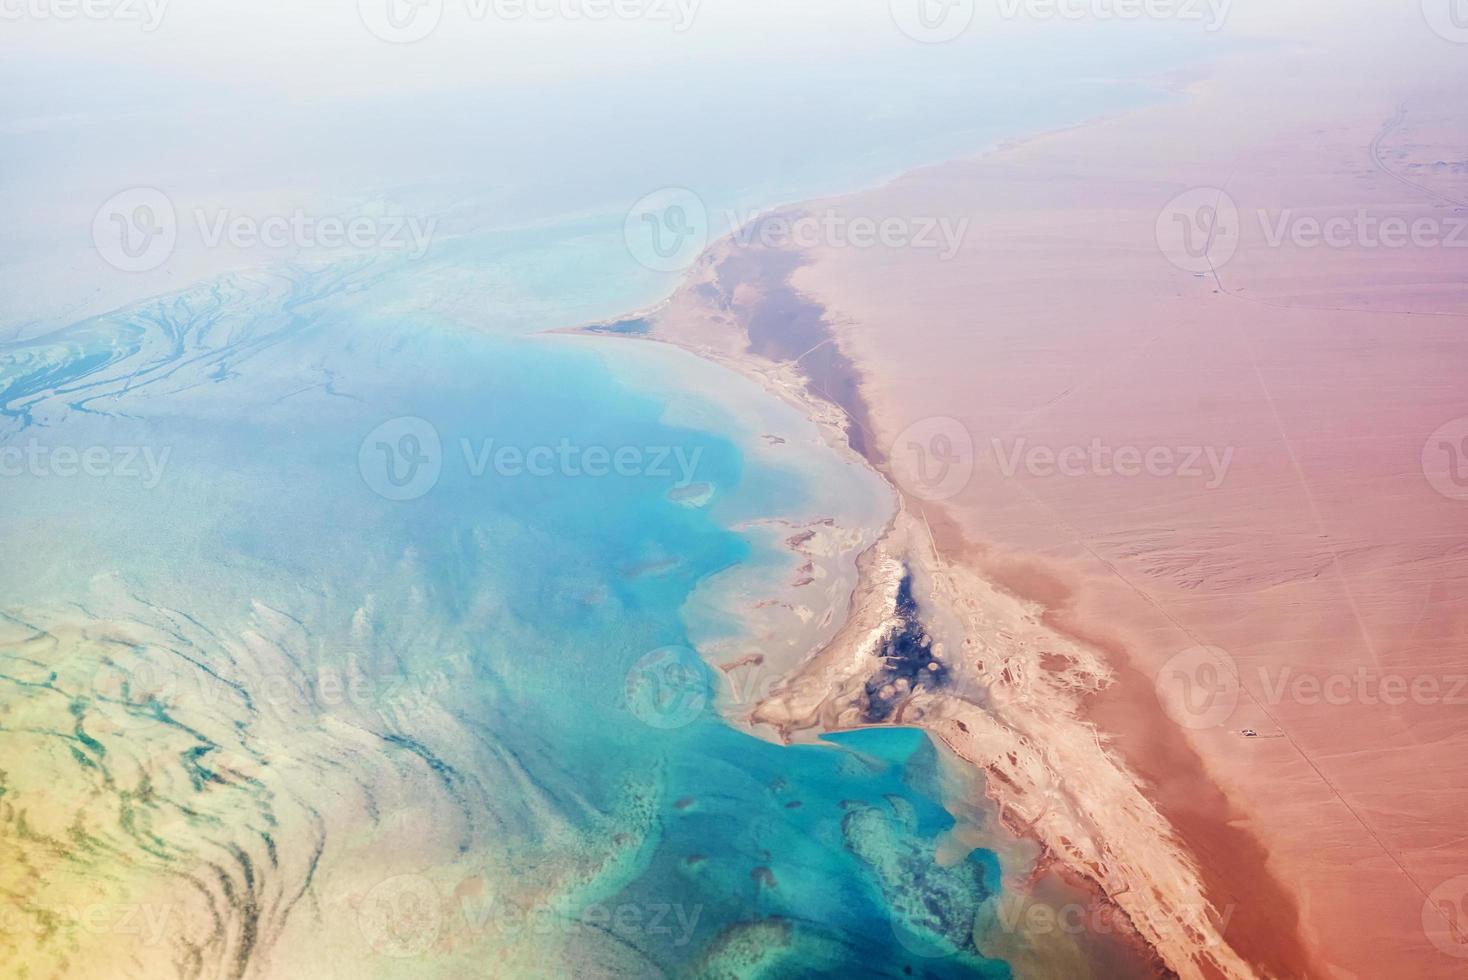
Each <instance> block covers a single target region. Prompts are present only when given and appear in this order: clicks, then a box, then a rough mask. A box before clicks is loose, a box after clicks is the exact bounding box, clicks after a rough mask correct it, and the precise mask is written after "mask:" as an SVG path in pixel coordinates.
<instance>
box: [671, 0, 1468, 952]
mask: <svg viewBox="0 0 1468 980" xmlns="http://www.w3.org/2000/svg"><path fill="white" fill-rule="evenodd" d="M1416 7H1417V5H1416V4H1405V5H1403V4H1399V5H1396V9H1387V8H1386V7H1382V8H1379V9H1378V8H1375V7H1373V8H1371V9H1370V10H1365V9H1363V10H1362V11H1360V12H1358V16H1355V17H1353V18H1349V22H1346V21H1347V20H1348V19H1347V18H1342V20H1341V22H1339V23H1333V24H1330V25H1326V26H1321V27H1319V28H1318V29H1316V30H1312V32H1310V33H1309V34H1304V33H1292V34H1287V35H1285V34H1279V33H1277V32H1276V33H1275V34H1273V35H1272V36H1271V35H1268V34H1267V33H1266V34H1265V35H1263V36H1262V38H1261V39H1260V40H1259V42H1258V43H1257V44H1253V45H1246V46H1244V48H1243V49H1242V50H1239V51H1236V52H1234V53H1232V54H1230V55H1229V56H1228V57H1226V58H1225V59H1223V60H1221V61H1220V62H1218V63H1216V64H1212V65H1209V66H1207V67H1206V68H1201V67H1200V69H1199V70H1198V72H1196V73H1190V74H1189V75H1188V76H1187V77H1178V78H1175V79H1173V80H1172V81H1173V83H1174V84H1175V87H1176V93H1175V98H1172V99H1170V100H1168V101H1167V102H1166V103H1165V104H1163V105H1160V106H1156V107H1152V108H1148V109H1145V110H1142V111H1139V112H1135V113H1132V114H1128V115H1125V116H1122V117H1117V118H1112V119H1108V120H1103V121H1100V122H1097V123H1093V124H1089V125H1085V126H1082V127H1079V128H1076V129H1073V130H1068V131H1065V132H1060V133H1053V134H1048V135H1044V136H1040V137H1036V138H1033V139H1030V140H1026V141H1023V142H1020V143H1015V144H1012V145H1007V146H1004V147H1001V148H999V149H998V150H996V151H995V152H992V153H990V154H987V155H985V156H983V157H982V158H979V159H976V160H972V161H966V162H957V163H952V164H947V165H943V166H939V167H934V168H929V169H925V170H922V171H918V172H916V173H913V174H910V175H907V176H905V177H903V178H900V179H898V180H896V181H893V182H892V183H890V184H888V185H886V186H884V187H881V188H878V189H876V190H873V191H869V192H864V193H861V194H857V195H853V196H849V197H844V198H840V199H833V200H830V201H820V202H811V203H807V204H804V205H800V206H799V207H798V208H794V209H791V210H789V211H787V212H784V213H783V215H779V216H777V217H781V218H784V219H787V220H790V221H798V220H800V219H801V218H805V219H807V220H810V219H811V218H812V217H814V218H815V219H817V220H818V221H819V223H820V226H821V227H825V228H832V227H848V228H849V227H851V222H852V220H853V219H855V218H866V219H870V221H871V222H872V223H874V224H880V223H881V222H883V221H891V220H893V219H896V220H897V221H899V222H906V223H907V224H906V225H905V227H909V228H911V227H918V226H922V225H925V224H927V223H930V222H932V221H935V220H939V219H947V220H949V222H950V226H952V225H953V223H955V222H958V221H963V222H965V223H966V224H965V229H966V230H965V233H964V237H963V240H962V247H961V248H959V249H958V250H957V251H956V252H955V253H953V254H947V253H946V252H943V251H942V250H938V249H932V248H919V247H854V246H853V244H852V242H851V241H850V240H842V241H835V240H832V239H831V238H830V237H829V236H828V237H827V238H826V239H825V240H823V241H821V243H820V244H817V245H815V246H813V247H812V246H810V245H809V244H808V243H792V242H791V241H789V240H786V239H787V238H788V235H782V234H775V235H773V236H771V235H764V234H755V235H752V236H751V235H746V236H744V237H743V241H742V243H741V241H740V240H739V238H738V236H736V238H735V239H733V240H725V241H724V242H721V243H719V244H718V245H716V246H715V247H714V248H713V249H711V250H710V252H709V253H708V254H706V255H705V257H704V259H703V260H702V261H701V264H700V266H699V268H698V269H696V270H695V272H694V274H693V276H692V278H691V280H690V282H689V284H688V285H687V286H685V287H684V289H683V290H681V291H680V292H679V294H678V295H677V296H675V297H674V298H673V299H672V300H671V301H670V302H669V304H667V306H665V307H664V308H663V309H662V310H660V311H659V312H658V313H657V314H656V315H654V316H651V317H649V318H648V322H649V323H650V329H649V332H650V334H651V335H652V336H653V337H655V338H661V339H665V340H672V341H674V342H677V343H680V344H682V345H684V346H688V347H690V348H692V349H695V350H698V351H700V352H702V353H704V354H706V355H709V356H714V357H716V358H718V359H721V360H726V361H729V362H734V363H742V364H743V366H744V368H745V369H746V370H749V371H753V372H754V373H756V374H759V375H761V376H762V377H763V378H764V380H765V381H766V382H767V384H769V385H770V386H771V387H772V388H775V389H777V390H784V391H785V392H786V393H787V394H791V397H800V395H799V392H798V389H799V388H800V386H801V383H802V381H801V379H802V378H803V379H804V381H805V382H808V384H809V388H810V392H808V393H807V394H808V395H810V401H811V405H812V410H813V411H814V412H815V414H817V415H820V414H823V413H824V414H825V415H826V416H828V417H831V416H839V415H841V414H842V413H845V415H846V417H847V422H846V426H847V429H848V431H849V433H850V443H851V446H852V448H853V449H855V450H857V451H860V452H861V453H862V454H863V455H865V456H866V457H867V458H868V459H870V460H871V461H872V462H873V463H874V464H875V465H877V466H878V468H879V469H882V470H883V471H884V472H885V473H886V474H887V475H888V476H889V477H891V478H892V480H893V482H894V483H895V484H896V485H897V486H898V487H899V488H900V489H901V490H902V491H903V498H904V500H903V511H902V513H901V514H900V515H899V516H898V518H896V519H895V520H894V524H893V527H892V529H891V531H890V532H889V534H888V536H887V538H886V539H885V541H884V544H883V545H882V546H880V547H879V549H878V550H877V551H875V552H874V553H872V554H871V555H869V556H868V558H867V567H866V569H865V572H866V585H865V591H864V592H859V594H858V602H857V604H856V610H855V613H854V615H853V617H852V619H851V621H850V622H849V623H848V627H847V628H846V630H845V631H844V633H843V636H840V637H838V638H837V642H836V643H834V644H833V645H832V646H831V647H829V648H827V649H826V650H825V651H823V652H822V653H821V654H820V655H819V656H818V657H816V658H815V659H814V660H813V661H812V663H811V664H810V665H809V666H808V669H807V670H806V672H805V673H804V675H803V676H796V677H795V678H793V679H792V680H791V682H790V683H789V684H788V685H787V686H786V687H785V688H784V689H783V690H781V691H777V692H776V693H775V695H774V696H772V697H771V698H770V699H769V701H767V702H766V703H765V704H763V705H761V706H760V707H759V708H758V709H757V710H755V711H754V712H753V713H752V714H751V717H750V721H751V723H752V724H754V725H755V726H756V727H757V728H758V727H761V726H768V727H770V728H773V729H774V730H776V731H778V732H779V733H780V734H782V735H784V736H786V737H791V736H792V735H793V734H794V733H796V732H800V731H803V730H806V729H815V730H820V729H828V728H841V727H849V726H853V725H856V724H860V723H861V722H862V717H861V710H860V701H861V683H862V680H863V679H864V678H866V677H869V676H871V672H872V670H873V669H874V665H875V664H876V657H877V655H876V654H874V653H873V650H872V642H871V640H872V637H875V636H880V635H881V634H882V631H883V630H884V629H890V624H887V625H886V626H884V625H883V624H882V620H883V616H884V610H890V608H891V601H890V600H891V595H890V593H891V592H892V591H893V590H894V589H895V588H896V585H895V578H894V576H895V575H896V574H897V573H896V571H895V568H896V566H895V565H894V564H893V563H894V562H898V563H905V564H906V566H907V567H909V568H910V569H911V570H912V571H913V574H914V577H915V581H916V584H917V586H918V588H919V591H920V594H921V596H922V597H925V599H926V602H927V607H928V608H927V612H928V613H930V614H931V615H932V616H933V617H934V623H933V630H934V635H935V636H936V637H937V638H938V640H939V642H938V643H937V644H936V645H935V650H937V651H940V652H942V653H943V655H944V657H945V659H946V660H947V661H949V662H950V663H953V664H954V666H955V670H956V671H958V673H960V674H965V675H967V676H968V677H970V678H972V679H975V680H977V681H979V682H980V683H981V684H982V685H983V686H984V687H985V689H986V690H987V691H988V692H989V695H988V698H989V700H988V703H986V704H984V705H983V706H982V707H979V706H976V705H975V704H974V703H972V702H973V699H972V698H970V699H968V700H963V699H958V698H952V697H945V696H943V695H942V694H929V693H926V692H922V691H920V692H919V693H918V694H917V695H915V696H913V697H912V698H911V699H909V702H908V707H909V708H910V709H911V710H910V711H909V712H908V713H907V716H906V717H905V718H902V719H901V720H905V721H907V722H912V723H917V724H920V725H923V726H924V727H926V728H928V729H929V730H930V731H932V732H933V733H934V734H936V735H938V736H940V737H942V738H943V739H944V740H945V741H946V742H947V743H948V744H949V745H950V746H951V747H952V748H953V749H954V750H955V751H956V752H957V753H958V754H959V755H960V756H963V757H965V758H968V759H970V760H971V761H973V762H974V763H975V764H977V765H979V766H981V767H983V768H984V769H985V770H986V772H987V773H988V774H989V777H990V781H989V787H990V795H991V796H993V797H994V798H995V799H996V800H997V801H998V802H999V803H1000V805H1001V806H1002V807H1004V808H1006V810H1007V811H1008V812H1007V819H1008V822H1009V823H1010V825H1011V826H1012V827H1013V828H1014V829H1017V830H1020V831H1022V832H1024V833H1028V834H1031V835H1033V836H1035V837H1036V838H1037V839H1038V840H1039V841H1040V842H1041V843H1042V844H1044V845H1045V846H1046V848H1048V849H1049V850H1050V851H1051V852H1053V854H1054V856H1055V858H1056V860H1057V862H1058V863H1059V864H1061V865H1062V866H1064V867H1065V868H1067V869H1069V870H1070V871H1072V872H1074V873H1075V874H1076V875H1079V876H1081V877H1089V878H1090V879H1091V880H1092V881H1094V883H1095V884H1096V885H1097V886H1098V887H1100V888H1101V889H1103V890H1105V891H1106V892H1107V893H1108V894H1109V895H1110V896H1111V899H1112V900H1113V901H1114V902H1115V903H1116V904H1117V905H1118V906H1119V907H1120V908H1121V909H1122V910H1123V911H1125V912H1126V914H1127V915H1128V916H1129V917H1130V918H1131V919H1132V921H1133V924H1134V926H1135V927H1136V929H1137V931H1138V933H1139V934H1140V935H1141V937H1142V938H1144V939H1145V940H1147V941H1148V942H1149V943H1150V944H1151V945H1153V947H1154V948H1156V949H1157V950H1158V952H1159V953H1160V955H1161V958H1162V960H1163V962H1164V963H1165V964H1166V966H1167V967H1168V968H1169V969H1170V970H1173V971H1175V972H1177V973H1179V974H1181V975H1184V976H1278V977H1303V976H1311V977H1317V976H1318V977H1363V978H1364V977H1407V976H1411V977H1455V976H1462V975H1463V971H1464V970H1465V969H1468V919H1465V918H1464V917H1463V915H1464V912H1465V911H1468V903H1465V898H1468V838H1465V836H1464V833H1463V830H1464V823H1463V816H1462V815H1463V813H1464V812H1465V811H1468V766H1465V765H1464V763H1463V759H1464V757H1465V751H1468V685H1465V682H1464V677H1465V675H1468V587H1465V586H1468V487H1465V486H1464V483H1465V482H1468V473H1465V471H1464V464H1463V463H1462V457H1461V455H1455V454H1462V453H1465V452H1468V384H1465V383H1464V379H1463V372H1464V369H1465V366H1468V229H1465V225H1468V108H1465V106H1464V103H1463V101H1462V98H1461V94H1462V92H1463V91H1465V90H1468V44H1462V43H1454V42H1453V41H1451V40H1449V39H1447V38H1444V37H1441V36H1438V35H1437V34H1435V33H1434V32H1432V31H1431V30H1430V29H1429V28H1428V25H1427V24H1426V22H1425V21H1424V20H1423V18H1422V16H1421V13H1420V12H1419V11H1418V10H1417V9H1416ZM751 243H752V244H751ZM772 324H783V325H784V329H786V330H787V331H789V332H790V333H792V334H793V336H794V338H795V340H794V341H792V342H791V343H789V344H788V345H787V349H784V350H781V349H779V348H780V345H779V344H778V343H776V342H774V341H773V340H770V339H769V338H770V337H772V336H775V335H776V334H778V332H779V328H777V326H774V325H772ZM762 338H763V339H762ZM817 338H819V339H817ZM810 340H814V343H806V341H810ZM746 348H748V350H746ZM868 604H869V605H870V607H871V608H870V609H869V610H867V611H866V612H863V609H864V607H865V605H868ZM940 620H941V621H943V622H941V623H940V622H939V621H940ZM999 938H1002V937H999ZM1011 952H1012V951H1011Z"/></svg>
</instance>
